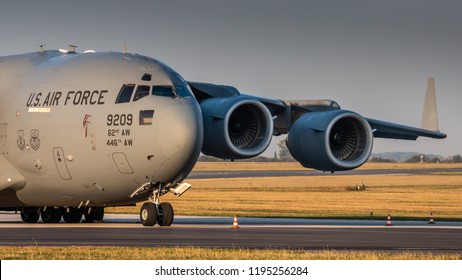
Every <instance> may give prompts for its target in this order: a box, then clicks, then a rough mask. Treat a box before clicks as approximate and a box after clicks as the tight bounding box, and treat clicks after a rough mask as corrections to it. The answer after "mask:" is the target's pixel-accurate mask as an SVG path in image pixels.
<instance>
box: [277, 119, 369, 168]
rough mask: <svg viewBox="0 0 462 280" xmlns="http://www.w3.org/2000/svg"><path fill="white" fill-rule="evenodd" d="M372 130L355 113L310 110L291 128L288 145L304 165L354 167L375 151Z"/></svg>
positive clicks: (313, 166) (365, 121)
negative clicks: (373, 149) (310, 111)
mask: <svg viewBox="0 0 462 280" xmlns="http://www.w3.org/2000/svg"><path fill="white" fill-rule="evenodd" d="M372 142H373V135H372V130H371V127H370V125H369V123H368V122H367V120H365V119H364V118H363V117H361V116H360V115H358V114H357V113H355V112H351V111H346V110H335V111H325V112H314V113H307V114H305V115H303V116H302V117H300V118H299V119H298V120H297V121H296V122H295V123H294V124H293V125H292V127H291V128H290V131H289V135H288V137H287V143H286V144H287V148H288V149H289V152H290V154H291V155H292V156H293V157H294V158H295V159H296V160H297V161H299V162H300V163H301V164H302V165H303V166H305V167H310V168H314V169H318V170H323V171H342V170H349V169H354V168H357V167H359V166H361V165H362V164H364V163H365V162H366V161H367V159H368V158H369V156H370V153H371V151H372Z"/></svg>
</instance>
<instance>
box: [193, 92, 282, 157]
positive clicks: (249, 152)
mask: <svg viewBox="0 0 462 280" xmlns="http://www.w3.org/2000/svg"><path fill="white" fill-rule="evenodd" d="M201 109H202V117H203V121H204V143H203V146H202V153H204V154H206V155H210V156H214V157H218V158H223V159H244V158H250V157H254V156H257V155H259V154H261V153H262V152H264V151H265V150H266V148H267V147H268V145H269V144H270V142H271V138H272V134H273V118H272V116H271V113H270V112H269V110H268V108H266V106H265V105H263V104H262V103H261V102H260V101H258V100H256V99H254V98H251V97H248V96H241V95H239V96H233V97H226V98H210V99H206V100H204V101H203V102H202V103H201Z"/></svg>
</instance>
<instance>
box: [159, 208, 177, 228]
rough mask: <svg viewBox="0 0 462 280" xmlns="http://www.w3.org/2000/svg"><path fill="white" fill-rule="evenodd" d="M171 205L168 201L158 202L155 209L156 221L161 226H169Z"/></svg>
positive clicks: (171, 218)
mask: <svg viewBox="0 0 462 280" xmlns="http://www.w3.org/2000/svg"><path fill="white" fill-rule="evenodd" d="M174 215H175V214H174V212H173V207H172V205H171V204H170V203H168V202H164V203H161V204H159V207H158V209H157V222H158V223H159V225H160V226H162V227H168V226H171V225H172V223H173V217H174Z"/></svg>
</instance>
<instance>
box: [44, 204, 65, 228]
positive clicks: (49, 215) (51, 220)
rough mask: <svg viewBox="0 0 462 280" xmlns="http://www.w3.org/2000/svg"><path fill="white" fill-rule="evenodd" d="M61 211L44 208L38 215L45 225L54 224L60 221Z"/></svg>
mask: <svg viewBox="0 0 462 280" xmlns="http://www.w3.org/2000/svg"><path fill="white" fill-rule="evenodd" d="M62 216H63V210H62V209H60V208H50V207H49V208H46V209H45V210H43V211H42V213H41V214H40V217H41V218H42V221H43V222H44V223H46V224H56V223H59V222H60V221H61V217H62Z"/></svg>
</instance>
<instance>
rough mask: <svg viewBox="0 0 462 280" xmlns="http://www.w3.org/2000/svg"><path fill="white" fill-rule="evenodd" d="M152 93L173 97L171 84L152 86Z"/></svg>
mask: <svg viewBox="0 0 462 280" xmlns="http://www.w3.org/2000/svg"><path fill="white" fill-rule="evenodd" d="M152 95H155V96H166V97H172V98H173V97H175V93H174V92H173V88H172V86H153V87H152Z"/></svg>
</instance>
